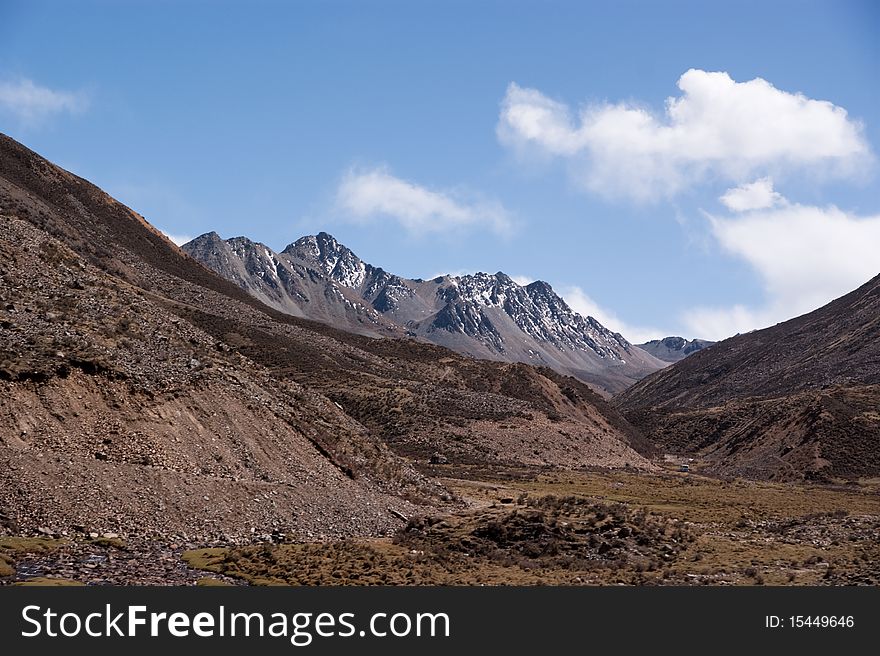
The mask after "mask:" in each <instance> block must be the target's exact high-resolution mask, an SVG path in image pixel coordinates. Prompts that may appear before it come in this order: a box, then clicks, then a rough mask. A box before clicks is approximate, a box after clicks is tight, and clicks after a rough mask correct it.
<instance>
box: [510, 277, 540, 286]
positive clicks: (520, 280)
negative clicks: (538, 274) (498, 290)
mask: <svg viewBox="0 0 880 656" xmlns="http://www.w3.org/2000/svg"><path fill="white" fill-rule="evenodd" d="M510 279H511V280H513V282H515V283H516V284H517V285H519V286H520V287H525V286H526V285H531V284H532V283H533V282H535V278H532V277H531V276H510Z"/></svg>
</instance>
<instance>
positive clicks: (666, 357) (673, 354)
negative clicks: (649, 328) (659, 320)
mask: <svg viewBox="0 0 880 656" xmlns="http://www.w3.org/2000/svg"><path fill="white" fill-rule="evenodd" d="M714 343H715V342H710V341H709V340H706V339H690V340H689V339H685V338H684V337H664V338H663V339H653V340H651V341H650V342H645V343H644V344H639V345H638V346H639V348H640V349H642V350H643V351H647V352H648V353H650V354H651V355H653V356H654V357H655V358H657V359H659V360H663V361H664V362H678V361H679V360H683V359H684V358H686V357H687V356H689V355H690V354H691V353H696V352H697V351H702V350H703V349H704V348H707V347H709V346H712V344H714Z"/></svg>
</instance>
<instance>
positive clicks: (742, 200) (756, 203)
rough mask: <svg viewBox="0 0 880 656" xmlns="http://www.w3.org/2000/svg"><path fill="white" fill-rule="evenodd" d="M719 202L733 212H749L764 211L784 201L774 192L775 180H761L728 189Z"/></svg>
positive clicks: (780, 195)
mask: <svg viewBox="0 0 880 656" xmlns="http://www.w3.org/2000/svg"><path fill="white" fill-rule="evenodd" d="M718 200H720V201H721V202H722V203H723V204H724V206H725V207H727V209H729V210H731V211H732V212H748V211H749V210H763V209H766V208H768V207H773V206H774V205H779V204H780V203H782V202H783V200H784V199H783V197H782V194H780V193H779V192H777V191H773V180H771V179H770V178H760V179H759V180H755V181H754V182H750V183H747V184H742V185H740V186H739V187H734V188H733V189H728V190H727V192H725V194H724V195H723V196H721V198H719V199H718Z"/></svg>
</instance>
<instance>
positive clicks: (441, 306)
mask: <svg viewBox="0 0 880 656" xmlns="http://www.w3.org/2000/svg"><path fill="white" fill-rule="evenodd" d="M183 250H184V251H185V252H187V253H188V254H190V255H191V256H192V257H194V258H195V259H197V260H199V261H200V262H202V263H203V264H205V265H206V266H208V267H209V268H211V269H212V270H213V271H215V272H217V273H219V274H220V275H222V276H223V277H225V278H227V279H228V280H231V281H233V282H235V283H236V284H237V285H239V286H240V287H241V288H242V289H244V290H246V291H247V292H249V293H250V294H252V295H253V296H255V297H256V298H259V299H260V300H262V301H264V302H265V303H267V304H269V305H272V306H273V307H276V308H278V309H279V310H281V311H283V312H287V313H289V314H292V315H294V316H298V317H307V318H310V319H315V320H317V321H323V322H326V323H329V324H331V325H335V326H337V327H340V328H344V329H347V330H353V331H355V332H361V333H364V334H378V335H386V336H388V335H390V336H410V337H418V338H420V339H423V340H426V341H429V342H432V343H435V344H440V345H442V346H446V347H448V348H451V349H453V350H455V351H458V352H459V353H464V354H466V355H472V356H476V357H481V358H488V359H495V360H505V361H510V362H526V363H530V364H536V365H543V366H548V367H551V368H552V369H555V370H556V371H559V372H561V373H565V374H569V375H573V376H575V377H577V378H579V379H581V380H583V381H585V382H587V383H589V384H591V385H593V386H594V387H596V388H597V389H599V390H601V391H603V392H606V393H614V392H617V391H620V390H621V389H623V388H625V387H626V386H627V385H629V384H631V383H632V382H634V381H635V380H638V379H640V378H642V377H643V376H645V375H646V374H648V373H650V372H652V371H656V370H657V369H659V368H660V367H662V366H664V365H665V363H664V362H662V361H661V360H658V359H657V358H655V357H653V356H652V355H650V354H648V353H646V352H645V351H643V350H642V349H640V348H638V347H637V346H634V345H632V344H630V343H629V342H628V341H627V340H626V339H625V338H624V337H623V336H621V335H620V334H618V333H614V332H612V331H610V330H608V329H607V328H605V327H604V326H603V325H602V324H600V323H599V322H598V321H596V320H595V319H594V318H592V317H582V316H581V315H579V314H578V313H576V312H574V311H573V310H572V309H571V308H570V307H569V306H568V305H567V304H566V303H565V301H564V300H563V299H562V298H561V297H560V296H559V295H557V294H556V293H555V292H554V291H553V289H552V287H550V285H548V284H547V283H545V282H542V281H536V282H533V283H531V284H529V285H525V286H522V285H519V284H517V283H516V282H515V281H514V280H512V279H511V278H510V277H509V276H507V275H505V274H504V273H501V272H498V273H496V274H487V273H476V274H473V275H465V276H440V277H437V278H434V279H432V280H422V279H407V278H401V277H400V276H396V275H394V274H391V273H388V272H387V271H385V270H384V269H381V268H379V267H375V266H373V265H371V264H367V263H365V262H363V261H362V260H361V259H360V258H359V257H358V256H357V255H355V254H354V253H353V252H352V251H351V250H350V249H349V248H347V247H346V246H344V245H342V244H340V243H339V242H338V241H336V239H334V238H333V237H332V236H331V235H329V234H327V233H324V232H322V233H319V234H318V235H314V236H306V237H302V238H301V239H298V240H297V241H295V242H294V243H292V244H290V245H289V246H287V247H286V248H285V249H284V250H282V251H281V252H280V253H276V252H274V251H273V250H272V249H270V248H269V247H267V246H265V245H264V244H260V243H256V242H252V241H250V240H249V239H247V238H245V237H235V238H233V239H227V240H224V239H221V238H220V237H219V235H217V234H216V233H213V232H212V233H208V234H205V235H202V236H201V237H198V238H196V239H194V240H193V241H191V242H189V243H188V244H185V245H184V246H183Z"/></svg>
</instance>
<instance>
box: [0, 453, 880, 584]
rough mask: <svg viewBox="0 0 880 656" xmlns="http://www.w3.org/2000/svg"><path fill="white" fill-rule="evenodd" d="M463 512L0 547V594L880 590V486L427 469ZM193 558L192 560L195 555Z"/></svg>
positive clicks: (11, 542)
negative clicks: (225, 539) (200, 537)
mask: <svg viewBox="0 0 880 656" xmlns="http://www.w3.org/2000/svg"><path fill="white" fill-rule="evenodd" d="M428 473H430V474H431V475H432V476H434V477H436V478H438V479H439V480H441V481H442V482H443V483H444V484H445V485H446V486H447V487H448V488H449V489H451V490H452V491H454V492H455V493H456V494H457V495H458V496H459V497H460V498H461V499H462V500H464V501H466V502H467V504H466V506H464V507H463V508H462V509H460V510H457V511H454V512H451V513H448V514H443V515H437V516H429V517H419V518H412V519H410V521H409V522H408V524H407V525H406V526H405V527H404V528H402V529H401V530H400V531H399V532H398V533H397V534H396V535H394V536H393V537H389V538H375V539H358V540H346V541H337V542H329V543H283V542H281V543H263V544H254V545H250V546H230V547H222V546H221V547H217V546H215V547H210V548H198V546H197V545H183V544H173V545H160V544H155V543H147V542H143V543H137V544H135V543H130V542H124V541H122V540H120V539H118V538H113V537H110V538H105V537H98V538H94V537H92V538H77V539H57V538H52V537H42V538H15V537H6V538H0V576H2V578H0V581H2V582H4V583H32V584H33V583H38V584H39V583H50V582H54V583H65V582H66V583H73V582H79V583H86V584H91V583H99V584H100V583H116V584H133V583H147V584H161V583H167V584H177V585H182V584H183V585H185V584H195V583H199V584H224V583H230V584H257V585H260V584H292V585H377V584H378V585H383V584H384V585H431V584H434V585H450V584H459V585H462V584H464V585H482V584H488V585H499V584H500V585H504V584H513V585H533V584H537V585H618V584H630V585H705V584H708V585H755V584H757V585H760V584H766V585H849V584H869V585H877V584H880V480H862V481H859V482H857V483H856V482H849V483H845V482H841V483H840V484H839V485H821V486H819V485H795V484H772V483H760V482H753V481H744V480H739V479H737V480H729V481H724V480H718V479H712V478H706V477H702V476H699V475H696V474H682V473H678V472H672V471H669V472H665V473H660V474H646V473H643V472H635V471H632V472H628V471H625V470H615V471H610V470H604V471H602V470H597V471H592V472H584V471H581V472H559V471H546V470H545V471H541V470H511V471H494V472H486V471H478V470H467V469H461V468H453V467H450V466H442V465H440V466H432V467H431V471H430V472H428ZM192 547H196V548H192Z"/></svg>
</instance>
